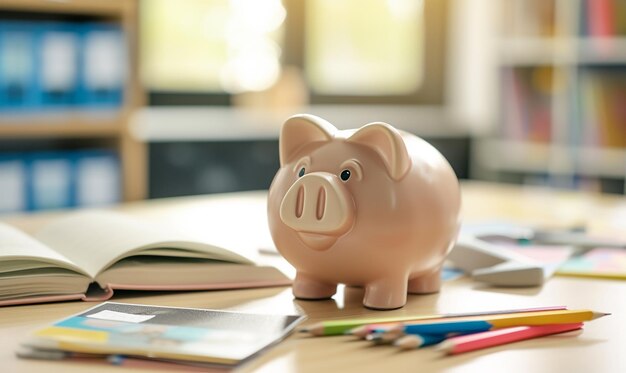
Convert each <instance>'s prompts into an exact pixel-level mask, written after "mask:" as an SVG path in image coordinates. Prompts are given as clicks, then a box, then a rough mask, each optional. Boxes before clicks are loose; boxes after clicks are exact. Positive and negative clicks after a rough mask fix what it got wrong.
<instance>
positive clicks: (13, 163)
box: [0, 153, 28, 214]
mask: <svg viewBox="0 0 626 373" xmlns="http://www.w3.org/2000/svg"><path fill="white" fill-rule="evenodd" d="M27 180H28V171H27V167H26V162H25V161H24V156H23V155H22V154H16V153H11V154H0V214H2V213H9V212H18V211H24V210H26V209H27V208H28V196H27V183H28V181H27Z"/></svg>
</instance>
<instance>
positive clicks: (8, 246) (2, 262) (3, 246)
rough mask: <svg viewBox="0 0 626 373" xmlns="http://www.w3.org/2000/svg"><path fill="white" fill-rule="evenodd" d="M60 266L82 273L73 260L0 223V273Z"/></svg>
mask: <svg viewBox="0 0 626 373" xmlns="http://www.w3.org/2000/svg"><path fill="white" fill-rule="evenodd" d="M51 266H54V267H61V268H66V269H71V270H73V271H76V272H79V273H83V274H84V271H82V270H81V269H80V268H78V267H77V266H76V264H75V263H74V262H72V261H71V260H69V259H68V258H67V257H65V256H64V255H62V254H60V253H58V252H56V251H54V250H52V249H51V248H50V247H48V246H46V245H44V244H42V243H41V242H39V241H37V240H35V239H34V238H32V237H30V236H28V235H27V234H26V233H24V232H22V231H20V230H19V229H17V228H14V227H12V226H10V225H7V224H3V223H0V273H8V272H17V271H26V270H31V269H41V268H47V267H51Z"/></svg>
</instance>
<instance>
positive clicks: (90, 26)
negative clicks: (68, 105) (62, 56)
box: [80, 23, 128, 108]
mask: <svg viewBox="0 0 626 373" xmlns="http://www.w3.org/2000/svg"><path fill="white" fill-rule="evenodd" d="M127 54H128V51H127V43H126V40H125V37H124V34H123V32H122V30H121V28H120V27H119V26H117V25H114V24H105V23H87V24H84V25H83V26H82V32H81V64H80V68H81V71H80V96H81V99H82V100H81V103H82V104H83V105H84V106H87V107H90V108H111V107H119V106H121V105H122V102H123V92H124V84H125V82H126V76H127V74H128V66H127V65H128V57H127Z"/></svg>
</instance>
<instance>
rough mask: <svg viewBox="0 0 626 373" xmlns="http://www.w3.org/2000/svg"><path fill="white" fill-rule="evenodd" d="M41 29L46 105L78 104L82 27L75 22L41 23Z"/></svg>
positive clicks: (42, 91)
mask: <svg viewBox="0 0 626 373" xmlns="http://www.w3.org/2000/svg"><path fill="white" fill-rule="evenodd" d="M37 30H38V33H39V36H38V38H37V41H38V47H37V61H38V62H39V64H38V66H37V67H38V70H39V71H38V74H37V76H38V88H39V90H40V95H41V103H42V106H43V107H42V108H45V109H51V108H62V109H68V108H71V107H74V106H76V105H77V104H78V103H79V100H78V97H79V96H78V94H79V91H78V87H79V81H78V80H79V66H80V35H79V28H78V26H77V24H75V23H54V22H40V23H39V24H38V27H37Z"/></svg>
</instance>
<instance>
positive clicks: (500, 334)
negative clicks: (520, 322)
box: [405, 323, 583, 355]
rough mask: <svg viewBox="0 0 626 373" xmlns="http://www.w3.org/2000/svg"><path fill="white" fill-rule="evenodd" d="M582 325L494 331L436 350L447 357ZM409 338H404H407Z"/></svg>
mask: <svg viewBox="0 0 626 373" xmlns="http://www.w3.org/2000/svg"><path fill="white" fill-rule="evenodd" d="M582 326H583V323H572V324H553V325H537V326H516V327H511V328H504V329H496V330H491V331H488V332H483V333H476V334H470V335H462V336H458V337H453V338H450V339H448V340H446V341H444V342H442V343H441V344H439V345H438V346H437V350H439V351H442V352H444V353H446V354H448V355H456V354H461V353H464V352H469V351H475V350H479V349H483V348H488V347H493V346H499V345H503V344H507V343H513V342H517V341H522V340H526V339H531V338H537V337H542V336H546V335H551V334H558V333H565V332H569V331H572V330H578V329H580V328H582ZM408 337H411V336H406V337H405V338H408Z"/></svg>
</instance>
